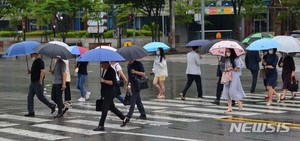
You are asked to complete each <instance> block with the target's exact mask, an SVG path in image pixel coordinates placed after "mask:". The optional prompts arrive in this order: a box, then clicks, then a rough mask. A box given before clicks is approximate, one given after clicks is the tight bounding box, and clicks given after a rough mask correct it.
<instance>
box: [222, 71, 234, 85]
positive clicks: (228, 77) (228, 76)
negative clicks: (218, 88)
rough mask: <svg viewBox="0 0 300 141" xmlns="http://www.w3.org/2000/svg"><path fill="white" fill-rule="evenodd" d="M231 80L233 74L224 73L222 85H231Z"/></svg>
mask: <svg viewBox="0 0 300 141" xmlns="http://www.w3.org/2000/svg"><path fill="white" fill-rule="evenodd" d="M231 80H232V76H231V72H230V71H226V72H223V74H222V78H221V84H225V85H229V83H230V81H231Z"/></svg>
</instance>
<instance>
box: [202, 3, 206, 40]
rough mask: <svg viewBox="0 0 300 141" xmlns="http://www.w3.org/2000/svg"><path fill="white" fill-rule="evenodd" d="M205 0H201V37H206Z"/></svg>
mask: <svg viewBox="0 0 300 141" xmlns="http://www.w3.org/2000/svg"><path fill="white" fill-rule="evenodd" d="M204 4H205V3H204V0H201V31H202V32H201V39H202V40H204V39H205V25H204V15H205V14H204V13H205V5H204Z"/></svg>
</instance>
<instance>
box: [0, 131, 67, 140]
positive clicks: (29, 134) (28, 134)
mask: <svg viewBox="0 0 300 141" xmlns="http://www.w3.org/2000/svg"><path fill="white" fill-rule="evenodd" d="M0 132H3V133H8V134H14V135H20V136H26V137H32V138H38V139H43V140H52V141H54V140H61V139H68V138H70V137H68V136H60V135H54V134H48V133H42V132H36V131H30V130H24V129H17V128H2V129H0Z"/></svg>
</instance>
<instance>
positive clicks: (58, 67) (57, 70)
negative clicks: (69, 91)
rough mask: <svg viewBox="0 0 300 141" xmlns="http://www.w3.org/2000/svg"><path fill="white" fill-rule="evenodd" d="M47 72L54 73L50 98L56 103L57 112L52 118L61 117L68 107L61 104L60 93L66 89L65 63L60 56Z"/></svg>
mask: <svg viewBox="0 0 300 141" xmlns="http://www.w3.org/2000/svg"><path fill="white" fill-rule="evenodd" d="M49 72H50V73H51V74H52V75H54V82H53V85H52V91H51V99H52V100H53V101H54V102H55V103H56V104H57V108H58V113H57V115H56V116H54V117H53V118H61V117H63V115H64V114H65V112H66V111H67V110H68V109H69V108H68V107H67V106H65V105H64V104H63V98H62V93H63V91H64V90H65V89H66V64H65V63H64V61H63V60H62V59H61V58H60V57H58V58H57V60H56V62H55V66H54V68H53V70H52V68H51V67H50V69H49Z"/></svg>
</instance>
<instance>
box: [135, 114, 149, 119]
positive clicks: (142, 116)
mask: <svg viewBox="0 0 300 141" xmlns="http://www.w3.org/2000/svg"><path fill="white" fill-rule="evenodd" d="M136 119H143V120H146V119H147V116H146V115H140V116H139V117H138V118H136Z"/></svg>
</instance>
